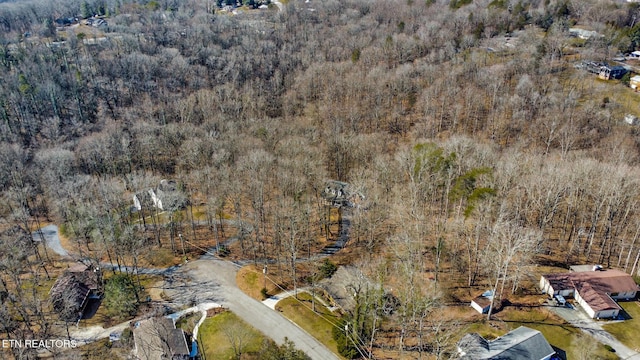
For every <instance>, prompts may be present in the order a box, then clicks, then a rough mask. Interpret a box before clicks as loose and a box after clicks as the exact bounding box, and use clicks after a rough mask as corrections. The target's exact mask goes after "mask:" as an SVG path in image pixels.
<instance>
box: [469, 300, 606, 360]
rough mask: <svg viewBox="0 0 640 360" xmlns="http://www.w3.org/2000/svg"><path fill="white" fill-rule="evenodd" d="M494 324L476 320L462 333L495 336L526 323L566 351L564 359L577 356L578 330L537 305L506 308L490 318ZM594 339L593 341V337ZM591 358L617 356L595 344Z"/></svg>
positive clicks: (579, 344) (579, 336)
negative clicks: (533, 306) (521, 308)
mask: <svg viewBox="0 0 640 360" xmlns="http://www.w3.org/2000/svg"><path fill="white" fill-rule="evenodd" d="M492 323H493V325H494V326H491V325H489V324H488V323H486V322H476V323H473V324H471V325H470V326H468V327H467V328H466V332H477V333H479V334H480V335H482V336H484V337H486V338H488V339H489V338H495V337H498V336H501V335H504V334H505V333H507V332H508V331H511V330H513V329H516V328H518V327H520V326H526V327H528V328H531V329H535V330H538V331H540V332H541V333H542V334H543V335H544V337H545V338H546V339H547V341H548V342H549V343H550V344H551V345H552V346H554V347H556V348H559V349H561V350H562V351H564V352H565V353H566V358H567V359H576V358H579V351H580V350H581V349H580V347H581V346H582V345H581V342H580V339H581V337H582V332H581V331H580V330H578V329H576V328H574V327H573V326H571V325H568V324H566V323H565V322H564V320H562V319H560V318H558V317H557V316H555V315H553V314H551V313H549V312H547V311H546V310H544V309H540V308H531V309H523V310H517V309H512V308H507V309H505V310H503V311H501V312H500V313H498V314H496V316H495V320H493V321H492ZM594 341H595V340H594ZM590 356H591V358H592V359H606V360H608V359H611V360H614V359H618V357H617V356H616V355H615V354H614V353H611V352H609V351H607V350H606V349H605V347H604V345H602V344H598V345H597V347H596V352H595V353H594V354H590Z"/></svg>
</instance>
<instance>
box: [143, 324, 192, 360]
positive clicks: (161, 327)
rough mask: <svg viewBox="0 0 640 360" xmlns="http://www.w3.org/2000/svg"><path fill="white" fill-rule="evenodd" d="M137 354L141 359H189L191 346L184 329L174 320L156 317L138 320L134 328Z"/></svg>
mask: <svg viewBox="0 0 640 360" xmlns="http://www.w3.org/2000/svg"><path fill="white" fill-rule="evenodd" d="M133 339H134V345H135V356H136V358H137V359H139V360H166V359H170V360H188V359H189V354H190V351H189V347H188V346H187V339H186V337H185V334H184V331H182V329H176V326H175V323H174V322H173V320H171V319H169V318H165V317H155V318H151V319H146V320H142V321H140V322H138V323H137V324H136V327H135V328H134V329H133Z"/></svg>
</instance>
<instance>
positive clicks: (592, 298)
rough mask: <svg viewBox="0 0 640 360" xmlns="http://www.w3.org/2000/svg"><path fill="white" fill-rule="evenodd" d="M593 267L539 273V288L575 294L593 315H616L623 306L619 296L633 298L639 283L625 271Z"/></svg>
mask: <svg viewBox="0 0 640 360" xmlns="http://www.w3.org/2000/svg"><path fill="white" fill-rule="evenodd" d="M574 269H577V268H574ZM593 269H594V270H591V271H577V272H576V271H574V272H568V273H558V274H548V275H543V276H542V277H540V289H542V291H543V292H545V293H547V294H549V295H550V296H554V295H562V296H564V297H567V296H573V298H574V299H575V300H576V301H577V302H578V304H580V306H581V307H582V308H583V309H584V310H585V312H586V313H587V314H589V316H591V317H592V318H594V319H600V318H615V317H617V316H618V314H619V313H620V310H621V308H620V305H618V303H617V302H616V300H631V299H634V298H635V297H636V294H637V292H638V290H639V288H638V285H637V284H636V282H635V281H634V280H633V278H632V277H631V276H630V275H629V274H627V273H625V272H623V271H620V270H614V269H610V270H602V269H601V268H597V267H593Z"/></svg>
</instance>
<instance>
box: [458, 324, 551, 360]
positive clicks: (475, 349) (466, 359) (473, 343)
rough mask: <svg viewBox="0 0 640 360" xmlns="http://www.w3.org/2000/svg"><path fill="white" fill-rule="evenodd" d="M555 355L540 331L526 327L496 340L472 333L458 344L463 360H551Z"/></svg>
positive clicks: (459, 353) (460, 357)
mask: <svg viewBox="0 0 640 360" xmlns="http://www.w3.org/2000/svg"><path fill="white" fill-rule="evenodd" d="M555 353H556V352H555V351H554V350H553V348H552V347H551V345H549V343H548V342H547V339H545V338H544V336H543V335H542V333H541V332H540V331H538V330H534V329H530V328H528V327H525V326H521V327H519V328H517V329H515V330H512V331H510V332H508V333H506V334H505V335H503V336H501V337H499V338H497V339H495V340H490V341H489V340H486V339H485V338H483V337H482V336H480V335H479V334H477V333H471V334H466V335H465V336H463V337H462V339H460V341H459V342H458V356H459V359H463V360H490V359H492V360H522V359H527V360H549V359H551V358H552V357H553V355H555Z"/></svg>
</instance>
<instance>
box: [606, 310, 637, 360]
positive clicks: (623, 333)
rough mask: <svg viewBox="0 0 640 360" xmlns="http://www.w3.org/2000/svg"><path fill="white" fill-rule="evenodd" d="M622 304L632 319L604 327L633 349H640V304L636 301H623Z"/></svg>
mask: <svg viewBox="0 0 640 360" xmlns="http://www.w3.org/2000/svg"><path fill="white" fill-rule="evenodd" d="M619 304H620V306H622V308H623V309H624V311H626V312H627V314H629V316H630V317H631V319H629V320H625V321H623V322H619V323H615V324H607V325H603V326H602V327H603V328H604V329H605V330H607V331H608V332H610V333H611V335H613V336H615V338H616V339H618V340H620V342H622V343H623V344H625V345H627V346H628V347H629V348H631V349H640V337H639V336H638V329H640V305H638V302H635V301H621V302H620V303H619Z"/></svg>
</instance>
